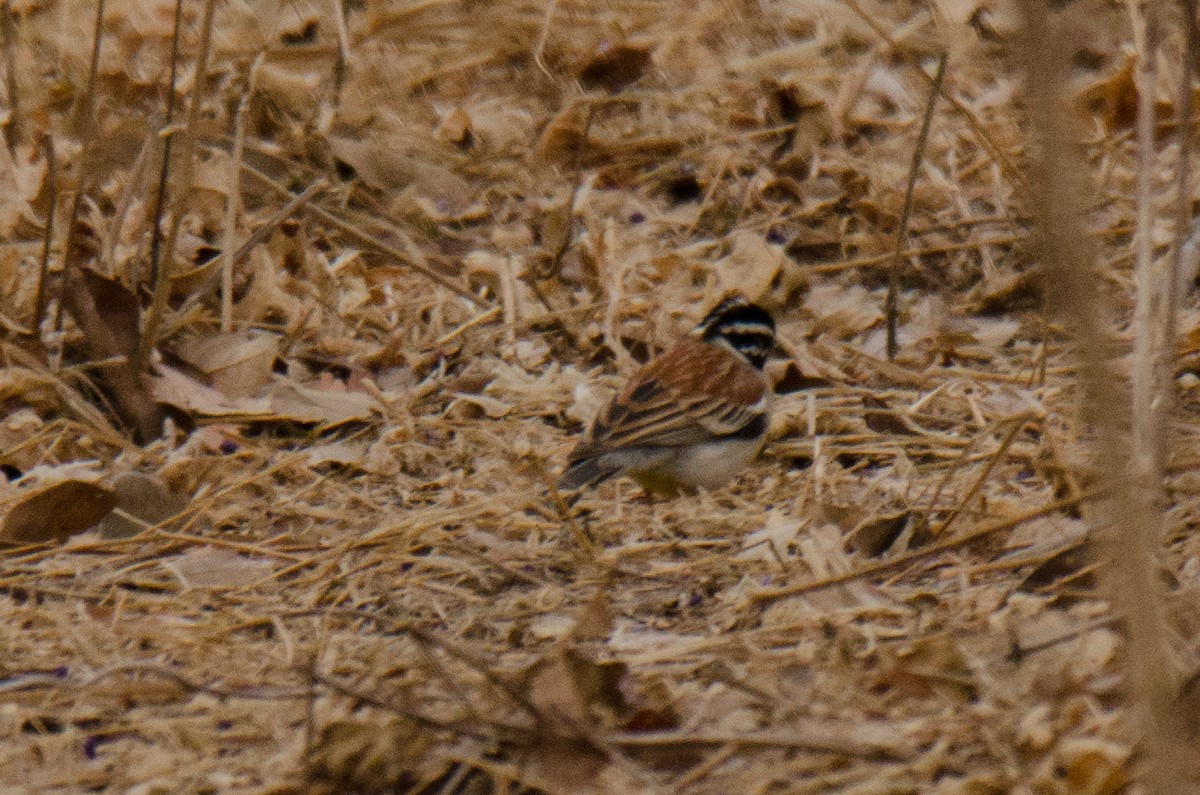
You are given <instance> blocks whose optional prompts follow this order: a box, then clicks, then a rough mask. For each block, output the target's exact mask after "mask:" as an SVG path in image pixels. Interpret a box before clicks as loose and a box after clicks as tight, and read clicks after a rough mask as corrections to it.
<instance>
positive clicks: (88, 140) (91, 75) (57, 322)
mask: <svg viewBox="0 0 1200 795" xmlns="http://www.w3.org/2000/svg"><path fill="white" fill-rule="evenodd" d="M180 2H182V0H180ZM104 3H105V0H96V19H95V21H94V22H93V24H92V60H91V63H90V64H89V66H88V84H87V92H86V93H85V94H84V97H83V104H82V105H81V106H80V109H79V127H80V137H81V138H82V139H83V142H84V143H83V151H82V152H81V153H80V155H79V179H78V181H77V182H76V185H75V196H74V198H72V200H71V211H70V213H68V215H67V235H66V240H64V241H63V264H62V280H61V281H60V283H59V284H60V287H59V294H58V307H57V308H56V309H55V311H54V329H55V330H56V331H58V330H61V329H62V321H63V311H64V304H65V303H66V302H65V301H63V294H64V292H63V291H65V290H66V289H67V285H68V284H70V283H71V278H70V277H71V269H72V268H74V267H75V255H76V246H75V237H76V235H78V234H79V232H78V230H79V223H78V221H79V211H80V210H81V209H82V207H83V195H84V193H86V192H87V188H88V180H89V178H90V177H91V166H92V151H93V149H94V147H95V140H94V139H95V135H96V132H95V131H96V119H95V108H96V72H97V71H99V69H100V43H101V42H102V41H103V40H104V37H103V32H104Z"/></svg>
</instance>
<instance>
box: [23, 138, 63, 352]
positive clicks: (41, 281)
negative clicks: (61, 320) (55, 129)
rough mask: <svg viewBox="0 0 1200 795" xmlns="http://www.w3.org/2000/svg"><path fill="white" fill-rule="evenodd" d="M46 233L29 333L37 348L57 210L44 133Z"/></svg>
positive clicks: (54, 164) (49, 141)
mask: <svg viewBox="0 0 1200 795" xmlns="http://www.w3.org/2000/svg"><path fill="white" fill-rule="evenodd" d="M44 140H45V147H46V193H47V195H46V206H47V208H48V209H47V210H46V231H45V232H44V233H43V235H42V256H41V260H40V261H39V262H38V281H37V289H36V290H35V292H34V297H33V323H32V325H31V326H30V329H29V333H30V334H32V335H33V339H34V340H35V341H36V343H37V346H38V348H42V347H43V344H44V343H43V341H42V316H43V315H44V314H46V280H47V279H48V278H49V277H50V249H51V247H52V246H53V242H54V216H55V215H57V214H58V213H57V210H58V158H57V156H56V155H55V153H54V136H53V135H51V134H50V133H46V137H45V139H44Z"/></svg>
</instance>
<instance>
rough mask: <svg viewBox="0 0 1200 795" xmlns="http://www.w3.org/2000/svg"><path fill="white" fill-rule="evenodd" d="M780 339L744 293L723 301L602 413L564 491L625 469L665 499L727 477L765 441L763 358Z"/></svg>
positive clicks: (575, 457)
mask: <svg viewBox="0 0 1200 795" xmlns="http://www.w3.org/2000/svg"><path fill="white" fill-rule="evenodd" d="M775 344H776V343H775V321H774V319H773V318H772V317H771V314H770V313H769V312H768V311H767V310H765V309H763V308H762V307H761V306H759V305H757V304H753V303H750V302H749V301H748V300H746V298H745V297H744V296H741V295H733V296H730V297H728V298H726V299H725V300H723V301H721V302H720V303H719V304H717V306H716V307H714V308H713V309H712V310H711V311H710V312H709V313H708V314H707V315H705V316H704V319H703V320H701V321H700V323H699V324H697V325H696V327H695V328H694V329H693V330H692V331H691V333H690V334H688V335H687V336H686V337H684V338H683V339H681V340H680V341H679V342H677V343H676V344H675V345H674V346H672V347H671V348H669V349H667V351H665V352H664V353H663V354H661V355H660V356H658V357H657V358H654V359H652V360H651V361H649V362H647V363H646V364H645V365H643V366H642V367H641V368H640V369H639V370H638V371H637V372H635V373H634V374H633V375H632V376H631V377H630V379H629V381H628V382H626V384H625V386H624V388H623V389H622V390H621V391H620V392H619V393H617V395H616V396H614V397H613V398H612V400H610V401H609V402H608V404H607V405H606V406H605V407H604V408H603V409H601V410H600V413H599V414H597V416H596V419H595V421H594V422H593V423H592V426H591V428H589V430H588V432H587V434H586V436H585V437H584V439H583V440H582V441H580V442H579V444H578V445H576V447H575V448H574V450H572V451H571V453H570V455H569V456H568V459H567V464H566V467H565V468H564V469H563V473H562V476H561V478H560V479H559V481H558V488H559V490H560V491H574V490H577V489H582V488H584V487H586V486H593V485H596V484H598V483H600V482H601V481H603V480H605V479H607V478H610V477H612V476H613V475H616V474H618V473H622V474H627V475H629V476H630V477H632V478H633V479H634V480H636V481H637V482H638V484H639V485H641V486H642V488H643V489H645V490H646V491H647V492H650V493H658V494H663V495H667V496H677V495H678V494H680V493H681V492H694V491H695V490H696V489H697V488H705V489H714V488H717V487H718V486H720V485H722V484H724V483H726V482H727V481H729V480H730V479H731V478H733V476H734V475H736V474H738V472H740V471H741V470H742V469H743V468H744V467H745V466H746V465H747V464H748V463H749V462H750V461H751V460H752V459H753V458H754V457H755V456H757V455H758V453H759V451H760V450H761V449H762V446H763V442H764V441H765V439H766V432H767V421H768V416H769V412H770V407H771V397H772V393H771V384H770V381H769V380H768V379H767V377H766V375H764V373H763V365H764V363H765V362H766V360H767V357H768V356H769V355H770V353H771V351H772V350H773V349H774V348H775Z"/></svg>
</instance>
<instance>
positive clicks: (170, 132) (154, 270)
mask: <svg viewBox="0 0 1200 795" xmlns="http://www.w3.org/2000/svg"><path fill="white" fill-rule="evenodd" d="M182 28H183V0H175V27H174V29H173V30H172V32H171V73H170V75H169V76H168V78H167V110H166V114H165V117H164V118H163V130H164V131H166V134H165V138H166V140H164V141H163V150H162V163H161V164H159V168H158V189H157V190H156V191H155V194H154V210H153V212H152V213H151V214H150V217H151V218H152V219H153V222H152V224H151V226H150V273H149V274H148V275H147V282H148V283H149V284H155V283H156V282H157V280H158V261H159V259H160V257H161V250H162V216H163V211H164V210H165V208H166V203H167V178H168V177H169V176H170V174H171V149H172V148H173V146H174V143H175V133H174V125H175V102H176V92H175V80H176V75H177V74H178V72H179V38H180V35H181V34H180V30H181V29H182Z"/></svg>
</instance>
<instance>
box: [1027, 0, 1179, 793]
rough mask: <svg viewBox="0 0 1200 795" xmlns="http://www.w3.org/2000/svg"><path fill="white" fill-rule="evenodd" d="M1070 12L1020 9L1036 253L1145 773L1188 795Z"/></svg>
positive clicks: (1152, 508)
mask: <svg viewBox="0 0 1200 795" xmlns="http://www.w3.org/2000/svg"><path fill="white" fill-rule="evenodd" d="M1072 8H1073V7H1067V8H1066V9H1065V10H1064V11H1061V12H1057V13H1053V14H1052V13H1051V12H1050V11H1049V9H1048V8H1047V5H1046V2H1045V0H1023V2H1022V3H1021V9H1022V12H1023V17H1024V19H1023V23H1024V24H1023V25H1022V29H1021V32H1020V34H1019V35H1018V37H1017V39H1016V42H1015V43H1016V45H1017V46H1016V48H1015V50H1014V55H1015V57H1016V58H1017V59H1018V61H1019V64H1020V65H1021V66H1022V67H1023V68H1024V71H1025V81H1024V85H1025V99H1026V107H1027V108H1028V112H1029V128H1030V136H1031V138H1032V140H1031V141H1030V145H1029V161H1030V162H1029V180H1028V184H1029V186H1030V195H1031V199H1032V202H1031V209H1032V210H1033V216H1034V219H1035V224H1036V230H1035V235H1034V239H1033V249H1034V252H1035V253H1036V254H1037V256H1038V259H1039V261H1040V262H1041V263H1042V267H1044V268H1045V271H1046V277H1047V278H1046V285H1047V303H1048V306H1049V307H1050V309H1051V311H1053V312H1055V313H1056V314H1058V315H1059V316H1060V317H1064V318H1065V319H1066V320H1067V321H1068V325H1069V326H1070V327H1071V328H1072V329H1073V330H1074V332H1075V341H1076V346H1075V352H1076V356H1077V357H1078V359H1079V362H1080V371H1079V379H1080V380H1079V385H1078V389H1079V392H1080V401H1081V403H1082V406H1081V415H1082V419H1083V422H1084V423H1087V424H1088V425H1089V426H1090V433H1089V441H1090V444H1091V457H1092V459H1093V462H1094V471H1095V472H1096V473H1097V482H1096V489H1095V490H1096V497H1095V499H1092V500H1088V501H1087V502H1086V503H1085V504H1084V515H1085V518H1086V519H1087V521H1088V523H1089V525H1090V527H1091V532H1090V536H1089V542H1090V544H1091V546H1092V548H1093V555H1094V557H1095V559H1096V560H1097V561H1099V562H1100V564H1101V568H1100V581H1101V584H1102V586H1103V587H1104V588H1105V591H1106V596H1107V598H1108V599H1109V602H1110V607H1111V609H1112V611H1113V613H1114V614H1117V615H1122V616H1124V617H1125V618H1126V619H1127V622H1126V627H1127V633H1126V654H1125V657H1124V659H1125V664H1126V674H1127V688H1128V689H1127V706H1128V709H1129V710H1130V713H1131V718H1132V719H1133V723H1134V726H1136V727H1137V738H1136V739H1137V742H1138V743H1139V745H1140V747H1141V749H1142V752H1143V753H1144V755H1145V764H1144V765H1142V766H1140V768H1141V770H1142V771H1143V772H1142V775H1143V782H1142V783H1143V784H1144V785H1145V786H1146V790H1147V791H1148V792H1150V793H1159V794H1162V793H1174V792H1185V791H1191V789H1190V787H1189V786H1188V783H1187V782H1188V781H1189V780H1193V781H1194V780H1195V779H1194V774H1195V771H1196V769H1197V768H1196V766H1195V764H1194V761H1191V760H1190V759H1189V757H1190V756H1191V755H1192V754H1194V753H1195V751H1194V749H1190V748H1188V747H1187V746H1186V745H1185V744H1184V743H1183V742H1182V740H1181V739H1180V738H1181V737H1182V736H1183V733H1182V731H1181V730H1180V726H1181V721H1180V716H1179V715H1178V714H1177V710H1176V708H1175V706H1174V697H1175V685H1176V683H1175V678H1176V676H1175V672H1174V671H1173V669H1172V667H1171V664H1170V659H1171V658H1170V655H1169V653H1168V648H1167V642H1166V630H1165V621H1164V617H1163V608H1162V595H1161V594H1160V593H1159V581H1158V568H1159V567H1158V557H1157V545H1158V540H1159V538H1160V533H1159V532H1158V531H1159V529H1160V528H1161V527H1162V522H1163V517H1162V515H1161V513H1160V512H1159V505H1158V504H1157V503H1156V501H1155V500H1154V498H1153V495H1154V493H1155V492H1154V484H1153V483H1148V482H1146V477H1145V473H1144V472H1142V471H1139V470H1138V469H1137V468H1135V467H1133V466H1131V457H1132V451H1133V442H1132V439H1131V434H1130V427H1129V422H1128V420H1127V419H1126V418H1127V417H1128V416H1129V415H1130V394H1129V392H1128V391H1127V388H1126V387H1125V379H1124V378H1122V377H1120V376H1118V375H1117V374H1116V373H1115V372H1113V370H1112V368H1111V366H1110V351H1111V345H1110V336H1111V335H1110V330H1109V325H1110V322H1109V318H1110V313H1109V312H1108V308H1107V307H1106V306H1105V305H1104V304H1103V302H1102V299H1101V293H1100V283H1101V282H1100V278H1099V275H1098V274H1097V273H1096V271H1095V268H1094V255H1093V252H1092V248H1091V246H1090V244H1089V243H1088V240H1087V238H1086V236H1085V234H1084V229H1083V222H1082V215H1083V208H1084V207H1086V206H1088V205H1089V202H1088V200H1087V198H1086V197H1087V196H1088V195H1089V193H1090V190H1089V188H1090V186H1089V185H1088V184H1087V182H1086V180H1085V178H1084V175H1086V174H1087V173H1088V170H1087V166H1086V164H1085V163H1084V161H1083V159H1082V157H1081V156H1080V149H1079V146H1078V140H1079V136H1078V134H1077V130H1076V117H1075V116H1074V112H1073V107H1074V104H1073V102H1072V101H1071V98H1070V97H1069V96H1068V95H1067V94H1066V93H1065V92H1064V91H1063V89H1064V87H1065V86H1068V85H1070V82H1069V63H1068V58H1069V56H1070V50H1069V49H1068V48H1067V47H1065V46H1063V42H1064V41H1065V40H1066V39H1065V36H1064V31H1065V28H1066V27H1067V26H1069V25H1070V24H1071V22H1072V21H1071V20H1068V19H1063V18H1062V17H1065V16H1067V15H1069V14H1071V13H1072Z"/></svg>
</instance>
